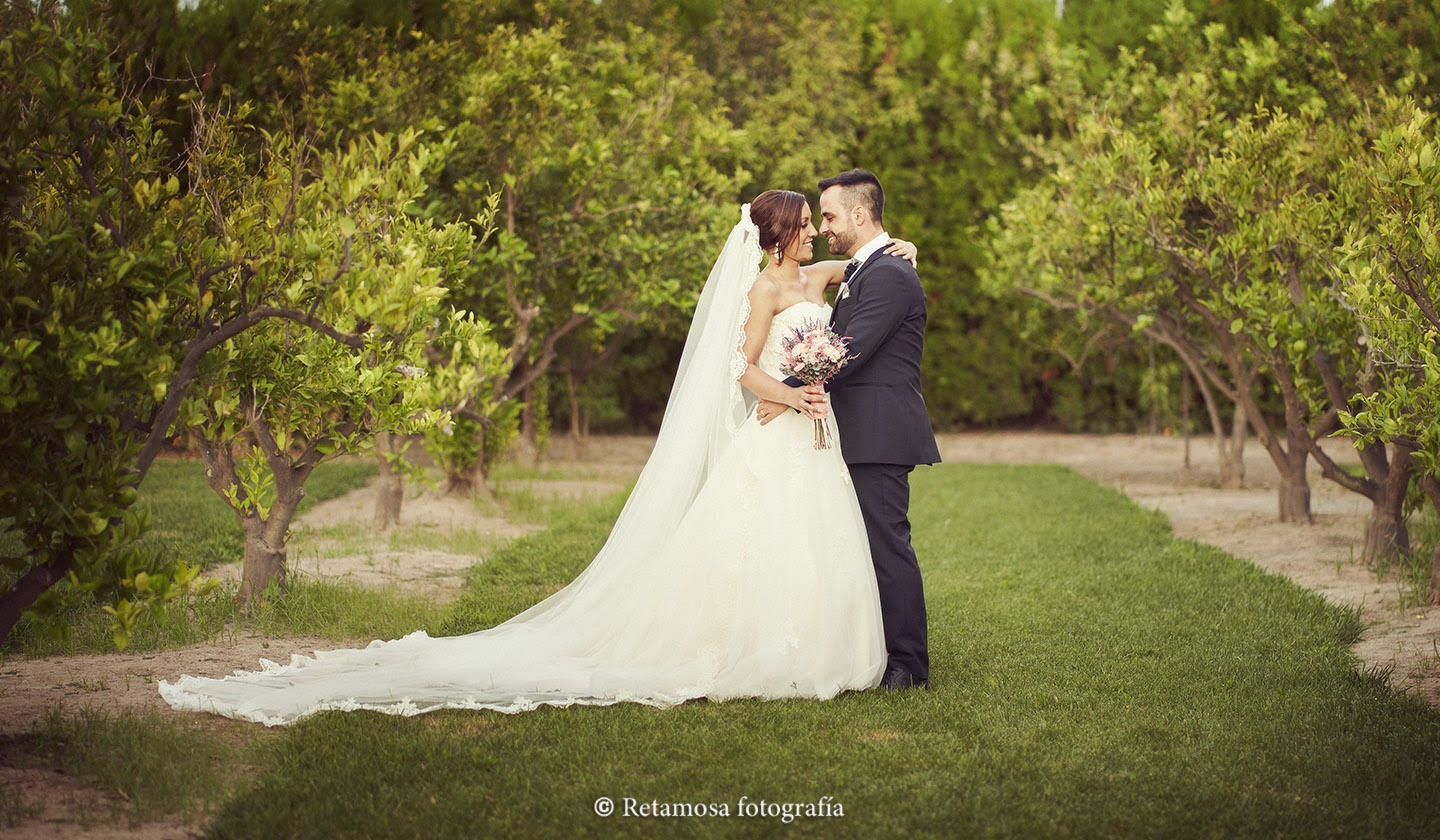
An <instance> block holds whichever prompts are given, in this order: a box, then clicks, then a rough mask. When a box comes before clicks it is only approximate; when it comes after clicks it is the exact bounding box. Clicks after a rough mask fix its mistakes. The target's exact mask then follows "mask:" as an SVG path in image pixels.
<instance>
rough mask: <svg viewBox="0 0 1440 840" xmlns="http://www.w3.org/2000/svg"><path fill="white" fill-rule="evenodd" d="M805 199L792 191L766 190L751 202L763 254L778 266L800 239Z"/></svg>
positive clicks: (751, 219)
mask: <svg viewBox="0 0 1440 840" xmlns="http://www.w3.org/2000/svg"><path fill="white" fill-rule="evenodd" d="M805 204H806V202H805V196H804V195H802V194H800V193H798V192H795V191H793V190H766V191H765V192H763V193H760V194H759V195H757V196H755V200H754V201H752V202H750V221H752V222H754V223H755V226H756V227H758V228H760V250H762V251H764V252H765V253H766V254H769V255H770V257H771V258H772V259H774V260H775V264H776V265H779V264H780V263H782V262H784V260H785V256H784V255H785V249H786V248H789V247H790V244H791V243H792V242H794V241H795V240H796V239H798V238H800V231H801V230H802V229H803V227H804V226H803V225H802V224H801V221H800V220H801V219H802V218H803V215H802V212H803V211H804V209H805Z"/></svg>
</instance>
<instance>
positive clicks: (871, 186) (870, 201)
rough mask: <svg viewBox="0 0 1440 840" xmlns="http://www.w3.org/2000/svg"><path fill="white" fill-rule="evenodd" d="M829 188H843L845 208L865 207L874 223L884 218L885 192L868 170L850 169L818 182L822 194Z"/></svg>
mask: <svg viewBox="0 0 1440 840" xmlns="http://www.w3.org/2000/svg"><path fill="white" fill-rule="evenodd" d="M831 187H844V188H845V198H846V202H845V204H846V206H847V207H854V206H855V205H856V204H863V205H865V209H866V210H869V211H870V216H871V217H872V218H874V219H875V223H876V224H880V221H881V219H882V218H884V216H885V190H883V189H881V188H880V179H879V178H876V177H875V173H874V172H871V171H870V170H868V169H851V170H850V171H848V172H841V173H840V174H839V175H836V176H835V177H833V178H826V179H825V180H823V181H821V182H820V192H822V193H823V192H825V191H826V190H828V189H830V188H831Z"/></svg>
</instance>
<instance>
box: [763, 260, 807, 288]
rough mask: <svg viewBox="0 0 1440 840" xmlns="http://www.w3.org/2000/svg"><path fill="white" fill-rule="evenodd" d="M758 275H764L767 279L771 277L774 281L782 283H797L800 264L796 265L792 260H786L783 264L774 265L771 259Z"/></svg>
mask: <svg viewBox="0 0 1440 840" xmlns="http://www.w3.org/2000/svg"><path fill="white" fill-rule="evenodd" d="M760 273H761V274H764V275H766V276H767V277H772V278H774V279H776V280H780V281H782V282H784V281H798V280H799V279H800V263H797V262H795V261H794V260H786V261H785V262H783V263H781V264H779V265H776V264H775V261H774V260H773V259H772V260H770V261H769V262H768V263H766V264H765V268H764V269H762V270H761V272H760Z"/></svg>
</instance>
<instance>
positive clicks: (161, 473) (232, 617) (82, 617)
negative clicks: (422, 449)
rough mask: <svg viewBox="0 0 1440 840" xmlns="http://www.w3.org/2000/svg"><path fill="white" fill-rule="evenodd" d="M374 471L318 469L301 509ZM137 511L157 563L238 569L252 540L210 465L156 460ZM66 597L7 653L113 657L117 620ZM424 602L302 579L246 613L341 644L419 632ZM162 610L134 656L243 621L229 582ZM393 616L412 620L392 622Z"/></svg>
mask: <svg viewBox="0 0 1440 840" xmlns="http://www.w3.org/2000/svg"><path fill="white" fill-rule="evenodd" d="M375 473H376V467H375V462H374V461H373V460H368V459H360V458H355V459H348V460H339V461H333V462H329V463H325V464H321V465H320V466H319V467H317V468H316V470H315V472H314V474H313V475H312V476H311V478H310V480H309V482H307V483H306V486H305V500H304V501H303V502H301V504H300V511H301V512H303V511H305V510H306V509H308V508H309V507H310V506H312V505H314V504H316V503H318V502H322V501H325V500H326V499H333V498H336V497H338V496H343V495H345V494H346V493H348V492H350V491H351V490H354V489H356V488H358V487H361V486H363V485H364V484H365V482H366V480H368V479H369V478H370V477H371V476H373V475H375ZM137 504H140V505H145V506H148V507H149V509H150V515H151V529H150V531H149V532H147V533H146V534H145V536H144V537H143V538H142V540H141V542H142V545H143V546H144V548H145V549H146V552H147V553H148V554H151V555H152V556H154V557H155V558H156V560H157V565H158V564H159V563H160V562H162V561H163V560H165V559H168V558H175V557H179V558H180V559H183V560H184V561H185V562H186V563H189V564H190V565H192V566H194V565H199V566H202V567H204V568H210V567H213V566H217V565H222V564H225V563H238V562H240V560H241V558H242V557H243V556H244V552H245V537H244V535H243V534H242V533H241V531H240V523H239V521H238V520H237V518H236V516H235V512H234V511H232V510H231V509H230V508H229V506H227V505H226V504H225V502H224V500H222V499H221V498H220V497H219V496H218V495H217V494H216V493H215V491H214V490H212V489H210V486H209V485H208V484H206V483H205V468H204V465H203V464H201V463H200V462H199V461H190V460H181V459H164V460H159V461H156V462H155V465H154V466H153V467H152V468H151V470H150V474H149V476H148V477H147V478H146V480H145V483H144V484H143V485H141V488H140V497H139V501H138V502H137ZM67 600H68V603H67V605H66V606H65V607H63V608H62V609H61V610H60V611H59V612H58V613H56V614H55V615H53V616H46V617H41V618H39V619H38V620H37V619H33V618H26V619H22V620H21V622H20V624H18V625H16V627H15V632H14V633H12V634H11V637H10V639H9V640H8V642H7V644H6V647H5V650H4V652H5V653H7V654H8V653H19V654H22V655H25V656H44V655H50V654H57V653H105V652H108V651H112V650H114V649H115V643H114V642H113V641H112V640H111V636H110V633H111V631H110V620H109V618H108V617H107V616H106V615H105V614H104V613H102V612H101V611H100V608H99V605H97V604H96V603H95V602H94V600H93V599H91V598H87V597H84V596H79V597H72V598H69V599H67ZM424 605H425V599H423V598H420V597H414V598H406V597H404V596H400V595H396V594H394V593H385V592H374V591H368V590H364V589H361V588H359V587H353V586H340V585H336V584H331V583H321V582H315V581H306V580H304V579H301V580H297V581H295V582H294V584H293V585H292V586H291V587H290V591H289V593H288V594H287V596H286V597H285V598H284V599H279V600H276V601H267V602H265V603H263V604H262V605H261V606H260V607H259V608H258V609H256V610H254V611H253V612H252V613H251V614H250V615H249V616H247V618H246V622H247V623H249V624H251V625H253V626H254V627H255V628H256V629H258V630H260V631H262V632H265V633H284V634H297V633H299V634H317V635H324V636H330V637H334V638H352V637H355V636H362V635H365V634H366V633H376V634H378V635H384V634H385V632H386V631H389V630H392V629H393V630H396V631H399V628H400V627H402V626H412V625H414V624H415V623H416V621H417V620H420V621H424V620H430V618H431V617H430V616H429V615H428V614H427V613H426V610H425V606H424ZM163 609H164V611H165V612H164V614H163V615H161V616H158V617H157V618H156V619H155V620H153V621H149V622H146V623H144V624H142V625H140V626H139V627H138V628H137V629H136V632H135V633H134V634H132V636H131V638H130V645H129V649H130V650H132V651H143V650H155V649H157V648H168V647H177V646H180V645H186V644H194V643H196V642H200V641H203V640H205V639H213V638H215V637H216V636H217V635H219V634H220V633H222V632H224V631H225V630H226V629H227V628H228V627H229V626H231V625H232V624H233V623H234V622H235V621H236V619H237V618H238V617H239V611H240V609H241V608H240V605H239V604H238V602H237V601H236V598H235V587H234V584H228V585H222V586H221V587H219V588H218V589H216V590H214V591H212V592H210V593H209V594H207V595H203V596H196V597H191V598H185V599H182V600H181V601H180V602H179V603H175V604H170V605H167V606H165V607H164V608H163ZM431 612H433V610H432V611H431ZM389 619H393V620H394V621H401V622H407V623H406V624H394V623H387V620H389ZM377 621H378V622H379V623H377ZM412 629H413V627H412Z"/></svg>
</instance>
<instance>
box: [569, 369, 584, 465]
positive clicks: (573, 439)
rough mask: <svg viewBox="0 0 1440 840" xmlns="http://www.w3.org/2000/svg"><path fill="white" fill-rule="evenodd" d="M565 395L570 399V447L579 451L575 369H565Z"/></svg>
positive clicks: (578, 410)
mask: <svg viewBox="0 0 1440 840" xmlns="http://www.w3.org/2000/svg"><path fill="white" fill-rule="evenodd" d="M565 396H567V397H568V398H569V399H570V448H571V451H573V452H577V453H578V452H579V451H580V394H579V387H578V386H577V385H576V384H575V371H573V370H567V371H565Z"/></svg>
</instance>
